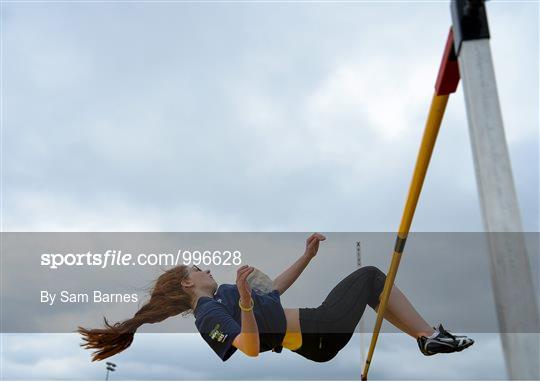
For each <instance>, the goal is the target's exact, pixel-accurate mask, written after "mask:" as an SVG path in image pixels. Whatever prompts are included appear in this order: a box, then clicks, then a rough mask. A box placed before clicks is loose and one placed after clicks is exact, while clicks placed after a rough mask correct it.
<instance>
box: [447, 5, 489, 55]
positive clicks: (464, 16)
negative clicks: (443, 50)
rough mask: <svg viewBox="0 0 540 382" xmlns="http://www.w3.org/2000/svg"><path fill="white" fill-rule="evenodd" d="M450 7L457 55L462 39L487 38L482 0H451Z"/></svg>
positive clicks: (485, 16)
mask: <svg viewBox="0 0 540 382" xmlns="http://www.w3.org/2000/svg"><path fill="white" fill-rule="evenodd" d="M450 8H451V10H452V24H453V30H454V44H455V49H456V55H457V56H459V50H460V49H461V42H462V41H467V40H479V39H484V38H489V27H488V21H487V14H486V7H485V5H484V0H452V2H451V4H450Z"/></svg>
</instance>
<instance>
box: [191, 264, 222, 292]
mask: <svg viewBox="0 0 540 382" xmlns="http://www.w3.org/2000/svg"><path fill="white" fill-rule="evenodd" d="M187 278H188V279H189V281H191V282H192V283H193V286H195V287H196V288H204V289H206V288H209V287H210V288H212V289H215V288H216V287H217V283H216V281H215V280H214V278H213V277H212V274H211V273H210V271H209V270H206V271H203V270H202V269H200V268H199V267H198V266H196V265H194V266H192V267H191V269H190V270H189V274H188V277H187Z"/></svg>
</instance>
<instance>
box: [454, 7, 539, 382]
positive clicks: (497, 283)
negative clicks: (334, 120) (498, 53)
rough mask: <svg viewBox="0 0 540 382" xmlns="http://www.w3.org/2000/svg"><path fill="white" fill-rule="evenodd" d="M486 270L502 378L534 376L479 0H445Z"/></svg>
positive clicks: (530, 300)
mask: <svg viewBox="0 0 540 382" xmlns="http://www.w3.org/2000/svg"><path fill="white" fill-rule="evenodd" d="M451 10H452V23H453V30H454V46H455V50H456V55H457V56H458V62H459V69H460V74H461V78H462V81H463V92H464V95H465V105H466V109H467V119H468V124H469V135H470V139H471V146H472V152H473V159H474V167H475V171H476V181H477V185H478V194H479V198H480V205H481V210H482V217H483V222H484V229H485V231H486V235H487V239H488V242H489V248H490V271H491V280H492V287H493V294H494V298H495V305H496V311H497V316H498V322H499V332H500V336H501V340H502V346H503V350H504V356H505V362H506V367H507V372H508V377H509V378H510V379H513V380H516V379H518V380H528V379H532V380H538V379H540V369H539V366H538V360H539V359H540V357H539V347H540V334H539V333H540V318H539V313H538V306H537V300H536V297H535V292H534V286H533V282H532V275H531V269H530V264H529V259H528V257H527V251H526V245H525V236H524V234H523V226H522V223H521V216H520V212H519V207H518V199H517V194H516V189H515V186H514V180H513V176H512V168H511V164H510V156H509V153H508V147H507V143H506V138H505V133H504V125H503V120H502V113H501V108H500V104H499V97H498V93H497V84H496V81H495V72H494V69H493V60H492V56H491V48H490V43H489V37H490V36H489V28H488V22H487V15H486V9H485V5H484V1H483V0H453V1H452V2H451Z"/></svg>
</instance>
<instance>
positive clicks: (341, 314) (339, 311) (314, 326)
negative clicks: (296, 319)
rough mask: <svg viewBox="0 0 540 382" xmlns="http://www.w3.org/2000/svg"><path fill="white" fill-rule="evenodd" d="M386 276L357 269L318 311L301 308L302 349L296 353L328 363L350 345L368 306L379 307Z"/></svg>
mask: <svg viewBox="0 0 540 382" xmlns="http://www.w3.org/2000/svg"><path fill="white" fill-rule="evenodd" d="M385 280H386V275H385V274H384V273H383V272H381V270H380V269H379V268H377V267H373V266H366V267H362V268H359V269H357V270H356V271H354V272H353V273H351V274H350V275H349V276H347V277H346V278H344V279H343V280H341V281H340V282H339V284H338V285H336V286H335V287H334V289H332V291H331V292H330V294H329V295H328V296H327V297H326V299H325V300H324V301H323V303H322V304H321V305H320V306H319V307H318V308H300V330H301V331H302V346H301V347H300V348H299V349H297V350H293V351H294V352H295V353H298V354H300V355H302V356H303V357H305V358H307V359H310V360H312V361H315V362H326V361H329V360H331V359H332V358H334V357H335V356H336V354H337V353H338V352H339V351H340V350H341V349H343V347H345V345H347V343H348V342H349V340H350V339H351V337H352V335H353V333H354V329H355V328H356V325H358V322H359V321H360V318H362V314H363V313H364V310H365V309H366V305H369V306H371V307H372V308H373V309H375V308H376V307H377V305H378V304H379V296H380V294H381V293H382V290H383V288H384V282H385Z"/></svg>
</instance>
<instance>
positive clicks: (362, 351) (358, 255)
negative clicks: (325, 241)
mask: <svg viewBox="0 0 540 382" xmlns="http://www.w3.org/2000/svg"><path fill="white" fill-rule="evenodd" d="M356 267H357V268H362V252H361V247H360V242H359V241H357V242H356ZM364 326H365V325H364V320H363V319H362V318H360V323H359V330H360V357H361V361H362V364H364V362H365V360H366V349H365V346H364Z"/></svg>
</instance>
